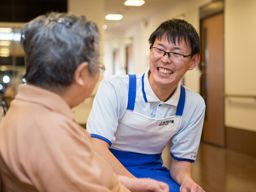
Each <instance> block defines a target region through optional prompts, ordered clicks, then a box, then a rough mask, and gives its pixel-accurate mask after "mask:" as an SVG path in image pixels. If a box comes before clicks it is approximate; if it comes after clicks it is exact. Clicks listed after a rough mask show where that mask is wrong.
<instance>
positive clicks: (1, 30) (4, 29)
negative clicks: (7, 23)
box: [0, 27, 12, 33]
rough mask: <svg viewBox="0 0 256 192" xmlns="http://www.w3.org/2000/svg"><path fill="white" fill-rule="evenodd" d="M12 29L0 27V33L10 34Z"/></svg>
mask: <svg viewBox="0 0 256 192" xmlns="http://www.w3.org/2000/svg"><path fill="white" fill-rule="evenodd" d="M11 32H12V28H7V27H0V33H11Z"/></svg>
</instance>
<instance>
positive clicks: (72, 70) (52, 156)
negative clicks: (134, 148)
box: [0, 13, 168, 192]
mask: <svg viewBox="0 0 256 192" xmlns="http://www.w3.org/2000/svg"><path fill="white" fill-rule="evenodd" d="M21 43H22V46H23V47H24V50H25V56H26V74H25V78H26V81H27V84H26V85H21V86H20V87H19V91H18V94H17V96H16V97H15V99H14V100H13V102H12V103H11V106H10V108H9V110H8V112H7V114H6V116H5V117H4V119H3V120H2V121H1V125H0V173H1V180H2V181H1V182H0V183H2V190H1V191H7V192H9V191H12V192H20V191H29V192H32V191H40V192H43V191H45V192H65V191H68V192H71V191H72V192H76V191H84V192H87V191H93V192H95V191H99V192H107V191H114V192H115V191H116V192H125V191H129V189H130V190H132V191H155V192H158V191H159V192H161V191H163V192H166V191H168V187H167V185H166V184H164V183H162V182H158V181H155V180H151V179H128V178H127V177H124V176H119V177H118V176H116V175H115V174H114V173H113V171H112V169H111V168H110V167H109V166H108V164H107V163H105V161H104V160H103V159H101V158H100V157H98V156H97V154H96V153H95V152H94V149H93V144H92V142H91V139H90V137H89V135H88V134H87V132H86V131H85V130H84V129H82V128H81V127H80V126H79V125H78V124H77V123H76V122H75V121H74V118H73V114H72V111H71V108H72V107H74V106H77V105H78V104H80V103H81V102H82V101H83V100H84V99H85V98H87V97H88V96H89V95H90V94H91V91H92V90H93V88H94V86H95V84H96V82H97V80H98V76H99V69H100V66H99V62H98V56H99V53H98V29H97V26H96V25H95V24H94V23H93V22H91V21H88V20H86V19H85V18H84V17H76V16H72V15H68V14H63V13H50V14H47V15H42V16H39V17H37V18H36V19H34V20H32V21H31V22H29V23H28V24H27V25H26V26H25V27H24V29H23V30H22V38H21ZM121 183H123V184H124V185H125V186H126V187H127V188H129V189H127V188H126V187H124V186H123V185H122V184H121Z"/></svg>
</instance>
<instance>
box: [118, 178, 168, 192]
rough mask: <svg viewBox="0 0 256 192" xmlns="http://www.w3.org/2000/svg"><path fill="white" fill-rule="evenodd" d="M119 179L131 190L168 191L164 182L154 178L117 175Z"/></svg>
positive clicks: (133, 191)
mask: <svg viewBox="0 0 256 192" xmlns="http://www.w3.org/2000/svg"><path fill="white" fill-rule="evenodd" d="M119 181H120V182H121V183H122V184H123V185H124V186H125V187H127V188H128V189H129V190H130V191H132V192H169V187H168V185H167V184H166V183H163V182H160V181H156V180H154V179H149V178H141V179H139V178H129V177H126V176H119Z"/></svg>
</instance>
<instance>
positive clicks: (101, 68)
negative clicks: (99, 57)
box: [98, 64, 106, 73]
mask: <svg viewBox="0 0 256 192" xmlns="http://www.w3.org/2000/svg"><path fill="white" fill-rule="evenodd" d="M98 69H99V72H100V73H103V72H104V71H105V70H106V67H105V65H103V64H100V65H99V66H98Z"/></svg>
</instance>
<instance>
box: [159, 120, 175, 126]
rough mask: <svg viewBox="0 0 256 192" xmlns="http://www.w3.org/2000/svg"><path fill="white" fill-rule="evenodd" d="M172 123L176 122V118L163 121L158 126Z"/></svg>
mask: <svg viewBox="0 0 256 192" xmlns="http://www.w3.org/2000/svg"><path fill="white" fill-rule="evenodd" d="M170 123H174V120H173V119H172V120H166V121H161V122H160V123H159V124H158V126H165V125H169V124H170Z"/></svg>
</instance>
